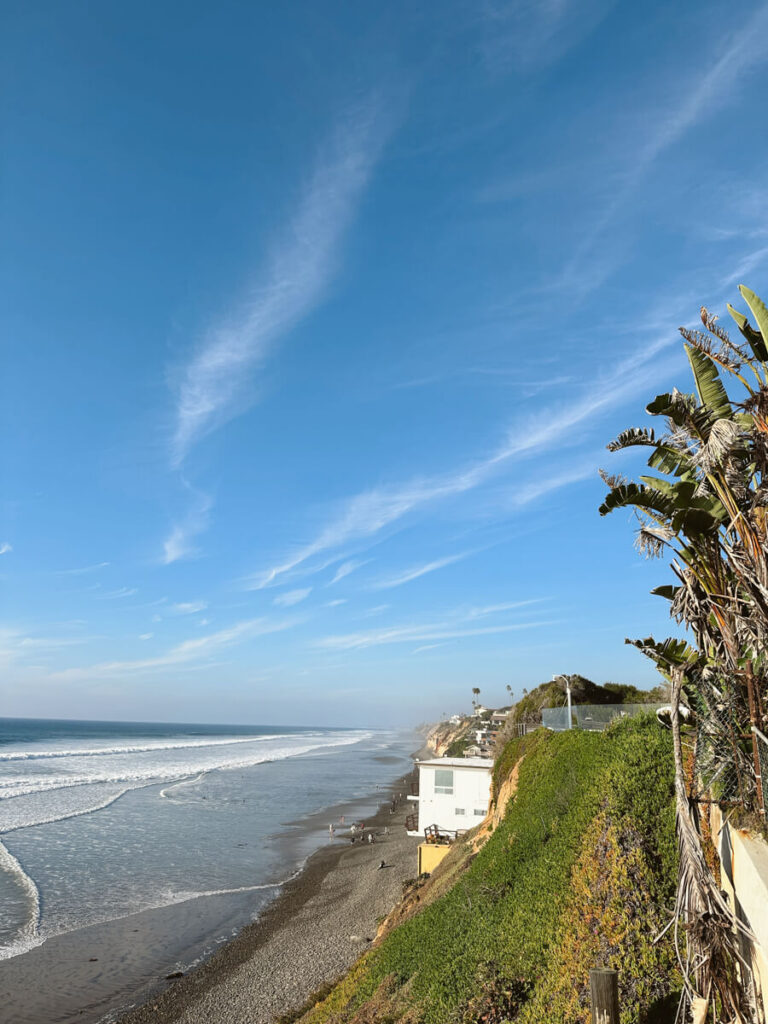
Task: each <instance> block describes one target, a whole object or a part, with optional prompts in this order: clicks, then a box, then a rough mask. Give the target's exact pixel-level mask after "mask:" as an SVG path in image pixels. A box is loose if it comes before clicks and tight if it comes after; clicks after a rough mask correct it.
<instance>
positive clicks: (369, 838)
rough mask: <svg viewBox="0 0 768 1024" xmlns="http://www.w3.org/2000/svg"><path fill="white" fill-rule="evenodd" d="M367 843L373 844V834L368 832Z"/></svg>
mask: <svg viewBox="0 0 768 1024" xmlns="http://www.w3.org/2000/svg"><path fill="white" fill-rule="evenodd" d="M368 842H369V843H372V842H373V832H369V833H368Z"/></svg>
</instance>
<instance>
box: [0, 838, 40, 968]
mask: <svg viewBox="0 0 768 1024" xmlns="http://www.w3.org/2000/svg"><path fill="white" fill-rule="evenodd" d="M0 871H5V872H6V873H7V874H9V875H11V877H12V878H13V879H14V880H15V881H16V882H17V883H18V885H19V887H20V888H21V889H22V891H23V892H24V895H25V896H26V899H27V903H28V913H27V916H26V918H25V920H24V921H22V922H21V923H20V925H19V928H18V931H17V933H16V936H15V938H14V939H13V941H12V942H10V943H9V944H7V945H5V946H3V947H0V960H5V959H8V958H9V957H12V956H17V955H18V954H19V953H24V952H26V951H27V950H28V949H32V948H33V946H39V945H40V943H41V942H42V939H41V938H40V936H39V934H38V928H39V924H40V892H39V890H38V888H37V886H36V885H35V883H34V881H33V880H32V879H31V878H30V877H29V875H28V874H27V873H26V871H25V870H24V868H23V867H22V866H21V864H20V863H19V861H18V860H17V858H16V857H14V855H13V854H12V853H11V851H10V850H8V849H7V848H6V847H5V846H4V845H3V844H2V843H0Z"/></svg>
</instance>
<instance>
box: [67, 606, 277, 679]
mask: <svg viewBox="0 0 768 1024" xmlns="http://www.w3.org/2000/svg"><path fill="white" fill-rule="evenodd" d="M293 625H295V620H283V621H280V622H272V621H270V620H268V619H264V618H260V619H248V620H247V621H245V622H238V623H236V624H235V625H233V626H229V627H228V628H227V629H221V630H219V631H218V632H217V633H209V634H208V635H206V636H201V637H195V638H194V639H192V640H185V641H183V642H182V643H180V644H176V645H175V646H174V647H171V648H169V649H168V650H167V651H165V652H164V653H163V654H159V655H157V656H156V657H154V658H136V659H133V660H131V661H104V662H101V663H100V664H98V665H91V666H88V667H85V668H68V669H62V670H61V671H58V672H53V673H51V678H52V679H59V680H65V679H76V678H90V677H93V676H96V677H101V676H105V675H122V674H125V673H131V672H147V671H152V670H155V669H163V668H170V667H181V666H183V665H191V664H193V663H195V662H199V661H203V660H205V659H206V658H209V657H211V656H212V655H214V654H216V653H217V652H218V651H220V650H222V649H223V648H228V647H232V646H235V645H236V644H239V643H243V642H245V641H247V640H252V639H254V638H256V637H260V636H266V635H267V634H270V633H279V632H282V631H283V630H285V629H289V628H290V627H291V626H293ZM150 636H151V635H150V634H145V635H144V637H143V639H150Z"/></svg>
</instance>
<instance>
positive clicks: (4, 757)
mask: <svg viewBox="0 0 768 1024" xmlns="http://www.w3.org/2000/svg"><path fill="white" fill-rule="evenodd" d="M318 735H320V734H319V733H316V732H312V733H270V734H269V735H268V736H239V737H237V738H235V739H220V740H192V741H189V742H186V743H157V744H154V745H150V746H142V747H140V746H133V747H96V748H94V749H90V748H88V747H80V748H79V749H75V750H11V751H8V752H6V753H0V761H39V760H43V759H46V758H54V757H109V756H116V755H119V754H154V753H158V752H159V751H163V750H199V749H201V748H205V747H228V746H232V745H234V744H236V743H262V742H264V741H266V740H287V739H293V738H294V737H296V738H297V739H306V738H309V737H315V736H318Z"/></svg>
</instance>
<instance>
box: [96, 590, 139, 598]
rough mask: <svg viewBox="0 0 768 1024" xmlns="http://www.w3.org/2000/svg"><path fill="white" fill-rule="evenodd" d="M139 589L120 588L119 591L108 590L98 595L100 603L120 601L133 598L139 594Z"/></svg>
mask: <svg viewBox="0 0 768 1024" xmlns="http://www.w3.org/2000/svg"><path fill="white" fill-rule="evenodd" d="M138 592H139V590H138V587H119V588H118V589H117V590H108V591H107V592H106V593H104V594H98V595H97V596H98V598H99V600H100V601H119V600H121V599H122V598H124V597H133V595H134V594H138Z"/></svg>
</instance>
